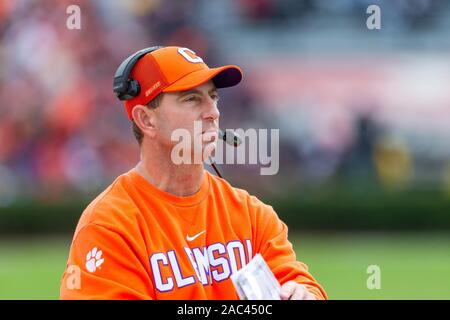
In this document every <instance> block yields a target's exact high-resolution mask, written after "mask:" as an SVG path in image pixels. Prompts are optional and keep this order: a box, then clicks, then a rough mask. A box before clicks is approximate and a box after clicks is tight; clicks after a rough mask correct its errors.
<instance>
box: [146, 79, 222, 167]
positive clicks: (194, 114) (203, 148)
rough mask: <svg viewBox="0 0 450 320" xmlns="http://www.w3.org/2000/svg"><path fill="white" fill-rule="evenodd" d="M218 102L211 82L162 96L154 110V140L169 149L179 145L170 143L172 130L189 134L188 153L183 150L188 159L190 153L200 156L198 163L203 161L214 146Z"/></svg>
mask: <svg viewBox="0 0 450 320" xmlns="http://www.w3.org/2000/svg"><path fill="white" fill-rule="evenodd" d="M218 100H219V95H218V92H217V89H216V87H215V86H214V84H213V82H212V81H208V82H206V83H204V84H202V85H200V86H198V87H195V88H193V89H190V90H187V91H179V92H167V93H164V95H163V97H162V101H161V105H160V106H159V107H158V108H156V109H155V115H156V119H157V129H158V130H157V136H156V139H157V140H158V142H159V143H160V144H161V145H164V146H167V147H168V148H170V149H172V148H173V147H174V146H175V145H177V144H179V141H178V140H176V141H172V137H173V133H174V132H175V130H178V132H179V133H180V132H181V133H183V132H184V133H187V132H189V134H190V138H191V141H190V142H191V143H190V144H189V150H186V148H185V151H186V152H189V153H190V156H191V157H193V156H194V153H197V154H200V155H201V160H202V161H205V160H206V159H207V158H208V157H209V156H211V155H212V154H213V152H214V149H215V147H216V143H217V137H218V128H219V117H220V112H219V110H218V108H217V102H218ZM195 123H196V125H195V126H194V124H195ZM194 128H195V129H196V130H194ZM179 129H184V130H179ZM183 137H184V136H183ZM184 142H186V141H184ZM195 142H197V143H196V145H195V146H194V143H195ZM184 145H186V143H185V144H184ZM191 159H194V158H191Z"/></svg>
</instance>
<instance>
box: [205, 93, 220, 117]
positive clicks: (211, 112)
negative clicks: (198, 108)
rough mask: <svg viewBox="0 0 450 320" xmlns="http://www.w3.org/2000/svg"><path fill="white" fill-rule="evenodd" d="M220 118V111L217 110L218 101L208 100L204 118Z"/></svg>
mask: <svg viewBox="0 0 450 320" xmlns="http://www.w3.org/2000/svg"><path fill="white" fill-rule="evenodd" d="M219 117H220V112H219V109H218V108H217V101H215V100H214V99H211V98H208V99H207V101H206V103H205V109H204V110H203V114H202V118H203V119H211V120H217V119H219Z"/></svg>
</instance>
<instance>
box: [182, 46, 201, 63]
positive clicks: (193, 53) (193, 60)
mask: <svg viewBox="0 0 450 320" xmlns="http://www.w3.org/2000/svg"><path fill="white" fill-rule="evenodd" d="M186 51H187V52H190V53H192V55H193V56H195V58H193V57H192V56H190V55H189V54H187V52H186ZM178 53H179V54H181V55H182V56H183V57H184V58H185V59H186V60H187V61H189V62H192V63H202V62H203V59H202V58H200V57H199V56H197V55H196V54H195V52H194V51H192V50H191V49H189V48H179V49H178Z"/></svg>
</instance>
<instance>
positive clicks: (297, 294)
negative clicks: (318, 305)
mask: <svg viewBox="0 0 450 320" xmlns="http://www.w3.org/2000/svg"><path fill="white" fill-rule="evenodd" d="M280 296H281V300H316V298H315V297H314V296H313V295H312V293H310V292H309V291H308V289H306V287H305V286H304V285H302V284H299V283H297V282H295V281H288V282H286V283H285V284H283V285H282V286H281V293H280Z"/></svg>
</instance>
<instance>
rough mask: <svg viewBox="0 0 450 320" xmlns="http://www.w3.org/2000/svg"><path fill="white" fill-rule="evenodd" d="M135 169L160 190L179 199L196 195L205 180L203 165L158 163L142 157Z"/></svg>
mask: <svg viewBox="0 0 450 320" xmlns="http://www.w3.org/2000/svg"><path fill="white" fill-rule="evenodd" d="M135 169H136V171H137V172H138V173H139V174H140V175H141V176H142V177H144V178H145V179H146V180H147V181H148V182H149V183H151V184H152V185H154V186H155V187H157V188H158V189H160V190H163V191H165V192H168V193H171V194H173V195H176V196H179V197H187V196H191V195H193V194H195V193H196V192H197V191H198V190H200V187H201V185H202V183H203V179H204V168H203V164H192V165H175V164H173V163H172V162H171V161H170V160H169V161H167V162H165V163H164V162H159V163H157V161H153V162H152V161H148V160H147V159H145V157H142V158H141V161H140V162H139V163H138V164H137V165H136V167H135Z"/></svg>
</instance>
